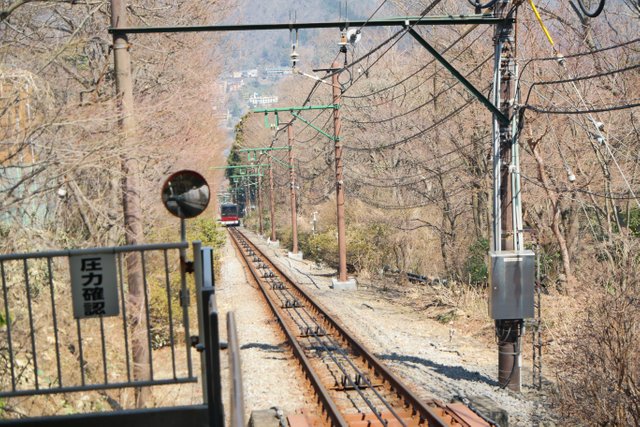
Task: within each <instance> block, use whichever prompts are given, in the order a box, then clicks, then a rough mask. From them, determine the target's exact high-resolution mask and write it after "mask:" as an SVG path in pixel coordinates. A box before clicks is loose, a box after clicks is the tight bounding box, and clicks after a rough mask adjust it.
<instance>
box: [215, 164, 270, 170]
mask: <svg viewBox="0 0 640 427" xmlns="http://www.w3.org/2000/svg"><path fill="white" fill-rule="evenodd" d="M259 166H264V167H266V166H268V165H233V166H216V167H213V168H211V169H242V168H245V169H246V168H255V167H259Z"/></svg>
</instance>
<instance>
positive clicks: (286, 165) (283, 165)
mask: <svg viewBox="0 0 640 427" xmlns="http://www.w3.org/2000/svg"><path fill="white" fill-rule="evenodd" d="M268 156H269V157H271V158H272V159H273V160H275V161H276V163H278V164H280V166H282V167H284V168H286V169H289V163H285V162H283V161H282V160H280V159H279V158H277V157H274V156H272V155H271V154H268Z"/></svg>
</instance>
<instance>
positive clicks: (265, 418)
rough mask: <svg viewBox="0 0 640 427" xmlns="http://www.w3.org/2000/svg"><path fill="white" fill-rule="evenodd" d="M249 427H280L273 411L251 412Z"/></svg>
mask: <svg viewBox="0 0 640 427" xmlns="http://www.w3.org/2000/svg"><path fill="white" fill-rule="evenodd" d="M249 427H280V419H279V418H278V414H277V412H276V411H274V410H273V409H264V410H255V411H252V412H251V418H250V419H249Z"/></svg>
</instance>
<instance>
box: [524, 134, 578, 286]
mask: <svg viewBox="0 0 640 427" xmlns="http://www.w3.org/2000/svg"><path fill="white" fill-rule="evenodd" d="M529 146H530V147H531V151H532V152H533V156H534V158H535V159H536V163H537V165H538V178H539V179H540V182H541V183H542V186H543V187H544V190H545V192H546V193H547V197H548V198H549V201H550V202H551V207H552V209H553V216H552V222H551V230H552V231H553V235H554V236H555V238H556V241H557V242H558V247H559V249H560V257H561V258H562V269H563V270H564V274H565V282H566V284H568V285H572V284H573V283H574V278H573V273H572V270H571V257H570V255H569V248H568V246H567V241H566V239H565V237H564V235H563V234H562V231H561V229H560V223H561V221H562V218H561V216H560V202H561V201H562V199H561V197H560V196H559V195H558V194H556V193H554V192H553V191H551V189H550V188H549V179H548V177H547V172H546V171H545V169H544V160H543V159H542V156H540V153H539V152H538V149H537V147H538V143H537V142H534V141H532V140H529ZM570 287H571V286H568V288H570Z"/></svg>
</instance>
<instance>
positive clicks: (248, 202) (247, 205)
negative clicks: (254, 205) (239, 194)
mask: <svg viewBox="0 0 640 427" xmlns="http://www.w3.org/2000/svg"><path fill="white" fill-rule="evenodd" d="M250 189H251V187H249V179H248V178H247V179H246V180H245V182H244V216H245V217H246V216H249V211H250V210H251V194H250V193H249V191H250Z"/></svg>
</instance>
